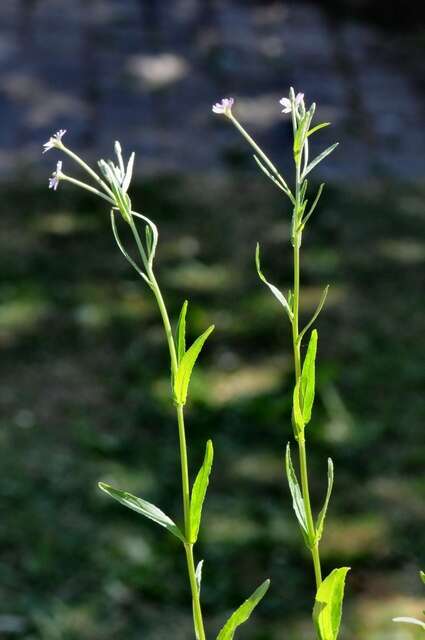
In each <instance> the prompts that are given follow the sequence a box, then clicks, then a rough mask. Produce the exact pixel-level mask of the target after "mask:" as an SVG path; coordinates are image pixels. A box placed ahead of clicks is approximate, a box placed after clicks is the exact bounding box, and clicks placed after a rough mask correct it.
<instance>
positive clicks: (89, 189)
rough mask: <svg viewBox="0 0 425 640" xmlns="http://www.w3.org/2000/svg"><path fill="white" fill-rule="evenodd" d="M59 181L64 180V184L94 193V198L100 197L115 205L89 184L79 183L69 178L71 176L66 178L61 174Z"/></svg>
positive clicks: (113, 201)
mask: <svg viewBox="0 0 425 640" xmlns="http://www.w3.org/2000/svg"><path fill="white" fill-rule="evenodd" d="M59 179H60V180H65V182H71V183H72V184H75V185H76V186H77V187H81V188H82V189H86V191H90V192H91V193H94V194H95V195H96V196H100V197H101V198H103V199H104V200H107V201H108V202H110V203H111V204H115V200H113V199H112V198H110V197H109V196H107V195H105V194H104V193H102V192H101V191H99V190H98V189H95V188H94V187H91V186H90V185H89V184H86V183H85V182H81V181H80V180H76V179H75V178H71V176H67V175H65V174H64V173H62V174H61V176H60V178H59Z"/></svg>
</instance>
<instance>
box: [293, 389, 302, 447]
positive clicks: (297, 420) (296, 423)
mask: <svg viewBox="0 0 425 640" xmlns="http://www.w3.org/2000/svg"><path fill="white" fill-rule="evenodd" d="M292 421H293V427H294V433H295V437H296V438H297V439H298V436H299V434H300V433H303V431H304V427H305V424H304V418H303V414H302V411H301V405H300V381H299V380H298V382H297V384H296V385H295V387H294V393H293V395H292Z"/></svg>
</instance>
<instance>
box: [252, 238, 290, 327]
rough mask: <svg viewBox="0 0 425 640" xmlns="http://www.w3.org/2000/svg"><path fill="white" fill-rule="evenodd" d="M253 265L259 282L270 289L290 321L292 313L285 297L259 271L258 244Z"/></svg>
mask: <svg viewBox="0 0 425 640" xmlns="http://www.w3.org/2000/svg"><path fill="white" fill-rule="evenodd" d="M255 265H256V267H257V273H258V276H259V278H260V280H262V281H263V282H264V284H266V285H267V286H268V288H269V289H270V291H271V292H272V294H273V295H274V296H275V298H276V299H277V300H278V301H279V302H280V304H281V305H282V307H283V308H284V309H285V311H286V313H287V314H288V316H289V319H290V320H292V311H291V308H290V306H289V304H288V302H287V300H286V298H285V296H284V295H283V293H281V292H280V291H279V289H278V288H277V287H275V285H274V284H271V283H270V282H268V281H267V280H266V278H265V276H264V275H263V272H262V271H261V265H260V245H259V244H258V242H257V246H256V249H255Z"/></svg>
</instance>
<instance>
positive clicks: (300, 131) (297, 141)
mask: <svg viewBox="0 0 425 640" xmlns="http://www.w3.org/2000/svg"><path fill="white" fill-rule="evenodd" d="M309 119H310V114H309V112H307V113H306V114H305V115H304V117H303V118H302V119H301V120H300V123H299V125H298V128H297V130H296V132H295V137H294V158H295V162H296V164H299V162H300V159H301V150H302V148H303V145H304V142H305V130H306V128H307V127H306V125H307V121H308V120H309Z"/></svg>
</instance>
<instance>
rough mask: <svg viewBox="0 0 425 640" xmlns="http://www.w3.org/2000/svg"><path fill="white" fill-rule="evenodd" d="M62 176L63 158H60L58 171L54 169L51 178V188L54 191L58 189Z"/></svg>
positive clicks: (57, 166)
mask: <svg viewBox="0 0 425 640" xmlns="http://www.w3.org/2000/svg"><path fill="white" fill-rule="evenodd" d="M61 177H62V160H59V162H58V163H57V164H56V171H53V173H52V177H51V178H49V189H53V191H56V189H57V188H58V186H59V182H60V179H61Z"/></svg>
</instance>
